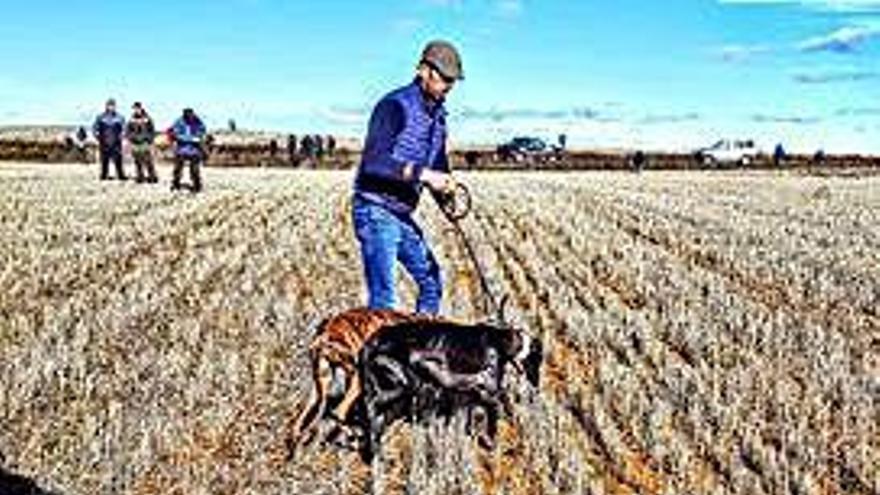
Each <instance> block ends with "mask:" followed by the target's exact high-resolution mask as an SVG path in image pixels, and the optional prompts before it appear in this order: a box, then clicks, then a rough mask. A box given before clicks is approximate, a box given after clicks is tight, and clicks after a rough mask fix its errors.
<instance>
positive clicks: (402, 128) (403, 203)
mask: <svg viewBox="0 0 880 495" xmlns="http://www.w3.org/2000/svg"><path fill="white" fill-rule="evenodd" d="M408 167H411V168H410V170H411V173H410V174H409V175H405V172H404V171H405V170H406V169H407V168H408ZM425 168H430V169H433V170H437V171H443V172H448V171H449V161H448V158H447V155H446V110H445V109H444V108H443V102H435V101H432V100H431V99H430V98H428V97H427V96H426V95H424V93H423V92H422V89H421V86H420V84H419V82H418V80H416V81H414V82H413V83H412V84H409V85H407V86H404V87H402V88H400V89H397V90H395V91H392V92H391V93H389V94H388V95H386V96H385V97H383V98H382V99H381V100H380V101H379V103H378V104H376V107H375V108H374V109H373V113H372V115H371V117H370V123H369V129H368V131H367V138H366V140H365V143H364V150H363V154H362V157H361V164H360V167H359V168H358V174H357V178H356V180H355V194H357V195H359V196H361V197H362V198H365V199H367V200H369V201H373V202H376V203H379V204H381V205H383V206H385V207H387V208H389V209H391V210H393V211H395V212H397V213H406V214H408V213H411V212H412V211H413V210H414V209H415V207H416V206H417V205H418V200H419V196H420V195H421V190H422V186H421V183H420V177H421V173H422V170H424V169H425Z"/></svg>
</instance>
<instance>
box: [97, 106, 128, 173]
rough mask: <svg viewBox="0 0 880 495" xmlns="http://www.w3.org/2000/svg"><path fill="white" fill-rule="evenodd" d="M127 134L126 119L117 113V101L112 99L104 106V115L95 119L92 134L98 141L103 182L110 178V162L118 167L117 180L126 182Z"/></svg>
mask: <svg viewBox="0 0 880 495" xmlns="http://www.w3.org/2000/svg"><path fill="white" fill-rule="evenodd" d="M124 132H125V119H123V118H122V115H119V113H117V112H116V100H114V99H113V98H110V99H109V100H107V103H106V105H105V106H104V113H102V114H100V115H98V116H97V117H96V118H95V123H94V124H93V125H92V133H93V134H94V135H95V139H96V140H97V141H98V155H99V157H100V160H101V180H107V179H109V178H110V162H111V161H112V162H113V165H114V166H115V167H116V178H117V179H119V180H125V171H124V170H123V169H122V138H123V133H124Z"/></svg>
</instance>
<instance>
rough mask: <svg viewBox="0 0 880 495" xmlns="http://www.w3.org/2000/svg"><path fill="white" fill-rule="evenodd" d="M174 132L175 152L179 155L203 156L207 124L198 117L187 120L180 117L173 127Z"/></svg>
mask: <svg viewBox="0 0 880 495" xmlns="http://www.w3.org/2000/svg"><path fill="white" fill-rule="evenodd" d="M172 132H173V133H174V143H175V149H174V152H175V153H176V154H177V155H179V156H201V155H202V154H203V149H202V140H203V139H204V138H205V134H206V132H207V131H206V129H205V124H203V123H202V121H201V119H199V118H198V117H195V118H193V119H192V120H191V121H189V122H188V121H187V120H186V119H185V118H183V117H180V118H179V119H177V121H175V122H174V126H173V127H172Z"/></svg>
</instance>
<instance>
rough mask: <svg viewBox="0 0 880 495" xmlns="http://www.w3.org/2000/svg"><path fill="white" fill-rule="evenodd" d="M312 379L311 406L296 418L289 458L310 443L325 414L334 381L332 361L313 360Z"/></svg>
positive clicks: (288, 444) (288, 445) (290, 441)
mask: <svg viewBox="0 0 880 495" xmlns="http://www.w3.org/2000/svg"><path fill="white" fill-rule="evenodd" d="M312 379H313V381H314V384H315V387H314V388H313V389H312V395H311V397H310V402H309V406H308V407H306V408H305V409H304V410H303V412H302V413H301V414H300V415H299V417H298V418H297V420H296V425H295V426H294V429H293V434H292V435H291V437H290V438H289V439H288V441H287V450H288V458H290V459H292V458H293V455H294V453H295V451H296V449H297V448H298V447H299V446H300V445H302V444H307V443H309V442H310V441H311V440H312V438H314V436H315V433H316V432H317V426H318V420H320V419H321V417H322V416H324V409H325V408H326V406H327V392H328V390H329V389H330V385H331V383H332V381H333V372H332V370H331V369H330V363H329V362H327V360H326V359H324V358H322V357H317V358H315V359H313V360H312Z"/></svg>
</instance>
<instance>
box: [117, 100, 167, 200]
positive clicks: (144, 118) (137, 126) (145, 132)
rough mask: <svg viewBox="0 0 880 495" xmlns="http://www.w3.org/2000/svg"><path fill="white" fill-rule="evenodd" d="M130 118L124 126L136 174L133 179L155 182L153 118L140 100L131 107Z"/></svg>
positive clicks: (154, 130)
mask: <svg viewBox="0 0 880 495" xmlns="http://www.w3.org/2000/svg"><path fill="white" fill-rule="evenodd" d="M131 108H132V114H131V119H129V121H128V125H127V126H126V128H125V135H126V137H128V142H129V143H131V157H132V158H133V159H134V166H135V171H136V173H137V176H136V177H135V181H136V182H138V183H140V182H150V183H156V182H158V181H159V178H158V177H156V166H155V165H154V164H153V140H154V139H156V126H155V125H154V124H153V119H152V118H151V117H150V114H148V113H147V111H146V109H144V106H143V105H142V104H141V103H140V102H135V104H134V105H133V106H132V107H131Z"/></svg>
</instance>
